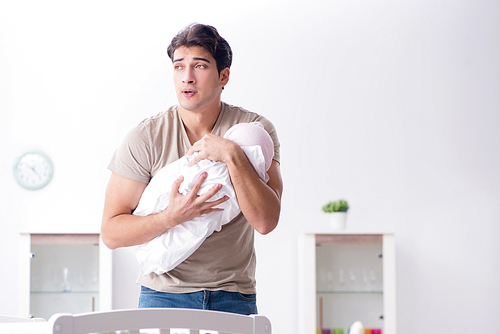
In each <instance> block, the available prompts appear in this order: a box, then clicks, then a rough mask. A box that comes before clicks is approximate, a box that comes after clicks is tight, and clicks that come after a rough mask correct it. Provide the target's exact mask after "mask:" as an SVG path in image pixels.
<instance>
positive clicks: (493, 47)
mask: <svg viewBox="0 0 500 334" xmlns="http://www.w3.org/2000/svg"><path fill="white" fill-rule="evenodd" d="M144 3H146V4H139V2H122V1H120V2H118V1H117V2H109V1H102V2H101V1H96V2H92V1H85V2H83V1H82V2H78V3H75V2H71V3H70V2H65V1H60V2H58V1H30V2H27V1H2V2H0V113H1V122H0V152H1V157H2V158H1V159H0V171H1V172H0V184H1V187H0V203H1V204H0V205H1V210H0V222H1V226H2V233H1V234H0V251H1V253H0V254H2V255H1V257H0V267H1V268H3V270H4V274H2V275H1V276H0V314H12V315H15V314H17V312H18V309H17V298H18V295H17V288H16V282H17V279H18V277H17V276H18V275H17V270H18V266H17V258H18V253H17V242H18V233H19V231H21V230H28V229H39V230H41V229H44V230H75V229H83V230H88V231H98V230H99V225H100V218H101V210H102V202H103V194H104V189H105V186H106V183H107V178H108V176H109V172H108V171H107V170H106V164H107V162H108V161H109V158H110V156H111V154H112V152H113V151H114V149H115V148H116V146H117V145H118V143H119V141H120V140H121V138H122V136H123V135H124V134H125V132H126V131H127V130H128V129H130V128H131V127H132V126H134V125H135V124H136V123H137V122H139V121H140V120H142V119H143V118H145V117H147V116H150V115H153V114H155V113H157V112H159V111H161V110H164V109H166V108H167V107H169V106H170V105H171V104H174V103H175V102H176V101H175V96H174V94H173V91H172V84H171V79H170V64H169V60H168V58H167V56H166V47H167V45H168V43H169V41H170V39H171V38H172V37H173V35H174V34H175V33H176V32H177V31H179V30H180V29H181V28H183V27H184V26H186V25H187V24H189V23H191V22H194V21H197V22H203V23H209V24H213V25H215V26H216V27H217V28H218V29H219V32H220V33H221V34H222V35H223V36H224V37H225V38H226V39H227V40H228V41H229V42H230V44H231V46H232V48H233V51H234V65H233V67H232V74H231V81H230V84H229V85H228V86H227V89H226V90H225V92H224V94H223V95H224V99H225V100H226V101H227V102H229V103H232V104H237V105H241V106H244V107H246V108H247V109H250V110H253V111H256V112H259V113H262V114H264V115H266V116H267V117H268V118H269V119H271V120H272V121H273V122H274V123H275V125H276V127H277V129H278V130H279V135H280V139H281V142H282V173H283V179H284V186H285V192H284V198H283V211H282V218H281V221H280V225H279V227H278V228H277V229H276V230H275V231H274V232H273V233H271V234H270V235H268V236H265V237H260V236H259V237H258V238H257V245H256V247H257V252H258V289H259V309H260V312H261V313H262V314H265V315H267V316H269V317H270V318H271V319H272V322H273V326H274V330H275V332H276V333H297V330H296V328H297V326H298V320H297V316H298V314H297V313H298V307H297V302H298V300H297V263H296V258H297V245H296V239H297V238H296V237H297V235H298V233H300V231H303V230H305V229H309V230H310V229H322V228H323V227H324V225H325V220H326V219H325V217H324V216H323V214H322V213H321V211H320V208H321V206H322V205H323V204H324V203H326V201H328V200H330V199H335V198H338V197H346V198H347V199H349V201H350V203H351V207H352V209H351V211H350V217H349V229H350V230H352V231H393V232H395V233H396V240H397V249H396V250H397V293H398V300H397V302H398V303H397V311H398V332H399V333H409V334H413V333H451V332H459V331H460V332H484V333H486V332H490V333H493V332H495V331H497V330H498V328H499V327H500V320H499V318H498V314H497V313H498V310H499V309H500V285H499V284H498V282H497V278H498V277H500V265H499V264H500V255H499V254H500V246H499V244H498V242H497V239H498V237H499V236H500V227H499V223H500V210H499V206H498V204H499V203H500V173H499V171H500V134H499V133H500V131H497V128H498V127H499V125H500V95H499V92H500V61H499V59H500V20H499V19H498V17H499V14H500V4H499V2H498V1H493V0H491V1H487V0H484V1H477V2H471V1H467V0H456V1H445V0H437V1H435V0H434V1H430V0H428V1H424V0H420V1H416V0H414V1H403V2H401V1H389V0H383V1H368V0H357V1H356V0H355V1H321V0H311V1H307V2H304V1H301V2H299V1H278V0H257V1H255V0H254V1H248V2H238V1H211V2H207V1H203V2H202V1H191V2H174V1H172V2H167V1H161V2H154V1H147V2H144ZM32 148H36V149H41V150H44V151H45V152H46V153H48V154H49V155H50V156H51V157H52V159H53V162H54V165H55V174H54V178H53V181H52V182H51V183H50V184H49V186H47V187H46V188H44V189H42V190H40V191H35V192H29V191H25V190H23V189H21V188H20V187H19V186H17V184H16V183H15V181H14V179H13V177H12V171H11V170H12V164H13V161H14V159H15V158H16V157H17V156H18V155H20V154H21V153H23V152H24V151H25V150H28V149H32ZM115 260H116V261H115V267H114V272H115V274H116V275H115V283H116V285H115V287H116V288H117V289H116V290H118V289H119V291H120V292H118V291H117V293H116V294H115V299H114V306H115V307H116V308H124V307H135V305H136V299H137V296H136V291H137V288H136V287H135V286H134V278H135V272H136V271H135V262H134V261H135V260H134V259H133V255H132V253H131V252H130V251H129V250H126V249H125V250H121V251H118V252H116V253H115ZM6 271H7V272H8V273H9V274H5V272H6ZM118 275H120V276H118Z"/></svg>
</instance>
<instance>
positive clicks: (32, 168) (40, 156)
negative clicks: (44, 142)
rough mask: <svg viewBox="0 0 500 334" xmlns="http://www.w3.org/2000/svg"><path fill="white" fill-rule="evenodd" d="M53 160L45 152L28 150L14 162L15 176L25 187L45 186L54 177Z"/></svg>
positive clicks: (31, 188) (36, 187)
mask: <svg viewBox="0 0 500 334" xmlns="http://www.w3.org/2000/svg"><path fill="white" fill-rule="evenodd" d="M53 173H54V168H53V166H52V161H51V160H50V158H49V157H48V156H47V155H46V154H45V153H43V152H40V151H32V152H27V153H24V154H23V155H21V156H20V157H19V158H17V160H16V162H15V163H14V177H15V179H16V181H17V183H19V185H21V186H22V187H23V188H26V189H30V190H37V189H40V188H43V187H45V186H46V185H47V184H48V183H49V182H50V180H51V179H52V174H53Z"/></svg>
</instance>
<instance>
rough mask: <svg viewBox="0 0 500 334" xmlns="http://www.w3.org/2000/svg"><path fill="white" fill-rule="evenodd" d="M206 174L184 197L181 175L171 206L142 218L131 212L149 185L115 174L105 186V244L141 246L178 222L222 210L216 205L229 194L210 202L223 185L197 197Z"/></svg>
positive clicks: (102, 228)
mask: <svg viewBox="0 0 500 334" xmlns="http://www.w3.org/2000/svg"><path fill="white" fill-rule="evenodd" d="M206 177H207V175H206V174H203V175H201V176H200V178H199V179H198V180H197V181H196V183H195V184H194V186H193V188H192V189H191V191H190V192H189V193H188V194H186V195H185V196H184V195H182V194H180V193H179V187H180V185H181V183H182V181H183V178H182V176H181V177H179V178H178V179H177V180H175V182H174V183H173V185H172V191H171V193H170V202H169V205H168V207H167V208H166V209H165V210H164V211H162V212H160V213H157V214H153V215H149V216H144V217H140V216H134V215H133V214H132V212H133V210H134V209H135V208H136V207H137V204H138V203H139V200H140V199H141V195H142V193H143V191H144V189H145V188H146V186H147V184H145V183H142V182H138V181H134V180H131V179H128V178H125V177H123V176H120V175H118V174H115V173H112V174H111V178H110V179H109V183H108V187H107V189H106V198H105V202H104V212H103V218H102V225H101V236H102V240H103V242H104V244H106V246H108V247H109V248H111V249H115V248H118V247H128V246H135V245H140V244H143V243H145V242H147V241H150V240H152V239H154V238H155V237H157V236H159V235H161V234H163V233H165V232H166V231H167V230H169V229H170V228H172V227H174V226H176V225H178V224H181V223H183V222H185V221H188V220H191V219H193V218H194V217H198V216H201V215H202V214H205V213H209V212H212V211H218V210H220V209H215V208H213V207H214V206H217V205H219V204H220V203H223V202H224V201H226V200H227V199H228V198H227V197H223V198H221V199H220V200H217V201H213V202H207V201H208V200H209V199H210V198H211V197H212V196H213V195H215V194H216V193H217V192H218V191H219V190H220V188H221V187H220V185H217V186H216V187H214V188H212V189H211V190H209V191H208V192H207V193H206V194H204V195H201V196H197V193H198V190H199V189H200V187H201V184H202V183H203V182H204V181H205V179H206Z"/></svg>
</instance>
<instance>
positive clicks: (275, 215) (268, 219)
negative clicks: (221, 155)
mask: <svg viewBox="0 0 500 334" xmlns="http://www.w3.org/2000/svg"><path fill="white" fill-rule="evenodd" d="M226 164H227V166H228V171H229V174H230V176H231V181H232V183H233V186H234V189H235V192H236V196H237V199H238V203H239V205H240V208H241V211H242V212H243V214H244V215H245V218H246V219H247V220H248V222H249V223H250V225H252V227H253V228H254V229H255V230H256V231H257V232H259V233H261V234H267V233H269V232H271V231H272V230H273V229H274V228H275V227H276V226H277V224H278V220H279V216H280V212H281V192H282V185H281V184H282V182H281V175H280V173H279V163H278V162H276V161H273V163H272V165H271V168H270V169H269V171H268V174H269V176H270V179H269V182H268V184H266V183H265V182H263V181H262V180H261V179H260V178H259V177H258V175H257V173H256V172H255V170H254V169H253V167H252V165H251V164H250V162H249V161H248V159H247V158H246V156H245V154H244V153H243V151H238V152H236V153H235V154H233V155H232V157H231V159H230V160H228V161H227V162H226Z"/></svg>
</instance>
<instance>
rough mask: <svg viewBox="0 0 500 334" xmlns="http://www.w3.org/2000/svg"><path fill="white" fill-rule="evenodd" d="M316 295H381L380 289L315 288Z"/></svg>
mask: <svg viewBox="0 0 500 334" xmlns="http://www.w3.org/2000/svg"><path fill="white" fill-rule="evenodd" d="M316 294H318V295H383V294H384V292H383V291H381V290H373V291H372V290H366V291H362V290H355V291H354V290H317V291H316Z"/></svg>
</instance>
